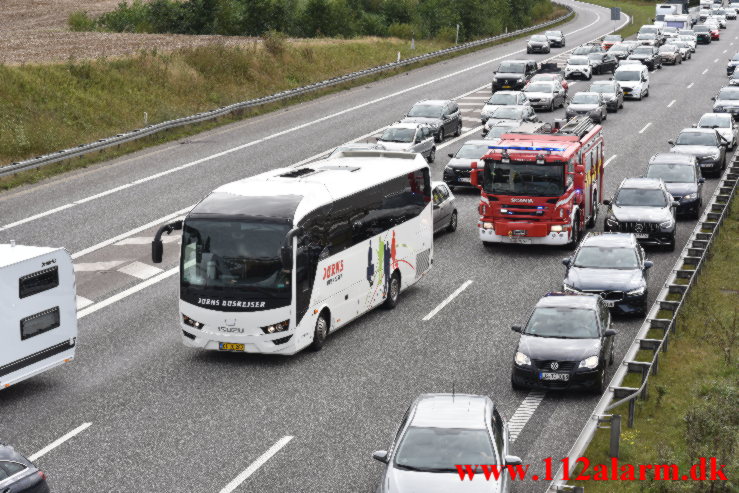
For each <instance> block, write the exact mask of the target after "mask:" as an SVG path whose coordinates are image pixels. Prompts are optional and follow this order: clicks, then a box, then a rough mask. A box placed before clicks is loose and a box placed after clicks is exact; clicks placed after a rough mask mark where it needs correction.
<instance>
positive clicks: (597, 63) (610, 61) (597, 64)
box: [588, 53, 618, 74]
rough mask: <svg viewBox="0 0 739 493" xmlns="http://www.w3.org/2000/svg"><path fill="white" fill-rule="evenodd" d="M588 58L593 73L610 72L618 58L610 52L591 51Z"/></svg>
mask: <svg viewBox="0 0 739 493" xmlns="http://www.w3.org/2000/svg"><path fill="white" fill-rule="evenodd" d="M588 60H590V64H591V65H592V67H593V73H594V74H607V73H611V74H612V73H613V72H614V71H615V70H616V67H618V59H617V58H616V57H615V56H614V55H613V54H611V53H591V54H589V55H588Z"/></svg>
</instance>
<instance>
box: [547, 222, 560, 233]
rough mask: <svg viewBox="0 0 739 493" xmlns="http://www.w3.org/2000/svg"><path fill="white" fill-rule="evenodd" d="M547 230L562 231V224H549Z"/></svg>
mask: <svg viewBox="0 0 739 493" xmlns="http://www.w3.org/2000/svg"><path fill="white" fill-rule="evenodd" d="M549 231H551V232H552V233H560V232H561V231H562V226H561V225H559V224H555V225H554V226H551V227H550V228H549Z"/></svg>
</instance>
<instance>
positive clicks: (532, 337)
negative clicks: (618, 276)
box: [511, 294, 617, 394]
mask: <svg viewBox="0 0 739 493" xmlns="http://www.w3.org/2000/svg"><path fill="white" fill-rule="evenodd" d="M512 329H513V331H514V332H518V333H520V334H521V337H520V339H519V341H518V346H517V347H516V351H515V353H514V356H513V369H512V371H511V386H512V387H513V388H514V389H527V388H532V387H537V388H545V389H571V388H584V389H589V390H591V391H593V392H596V393H598V394H601V393H603V391H604V390H605V388H606V367H607V366H608V365H611V364H613V347H614V346H613V342H614V341H613V339H614V336H615V335H616V333H617V332H616V331H615V330H614V329H612V328H611V315H610V313H609V310H608V307H607V306H606V304H605V302H604V301H603V299H602V298H601V297H600V296H596V295H576V294H570V295H567V294H564V295H563V294H550V295H547V296H545V297H544V298H542V299H540V300H539V302H538V303H537V304H536V307H535V308H534V311H533V312H532V313H531V316H530V317H529V319H528V321H527V322H526V325H524V326H523V327H520V326H516V325H514V326H513V327H512Z"/></svg>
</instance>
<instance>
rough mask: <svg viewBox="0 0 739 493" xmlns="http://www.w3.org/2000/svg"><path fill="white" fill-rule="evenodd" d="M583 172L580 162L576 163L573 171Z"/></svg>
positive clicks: (583, 168) (583, 167)
mask: <svg viewBox="0 0 739 493" xmlns="http://www.w3.org/2000/svg"><path fill="white" fill-rule="evenodd" d="M584 172H585V166H583V165H582V164H576V165H575V173H584Z"/></svg>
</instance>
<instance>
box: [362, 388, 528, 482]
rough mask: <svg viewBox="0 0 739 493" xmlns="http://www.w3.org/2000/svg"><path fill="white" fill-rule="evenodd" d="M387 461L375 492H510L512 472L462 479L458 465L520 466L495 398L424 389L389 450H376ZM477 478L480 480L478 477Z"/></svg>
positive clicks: (409, 411) (406, 415) (380, 458)
mask: <svg viewBox="0 0 739 493" xmlns="http://www.w3.org/2000/svg"><path fill="white" fill-rule="evenodd" d="M372 457H373V458H374V459H375V460H378V461H380V462H382V463H383V464H386V466H385V471H384V472H383V474H382V479H381V480H380V484H379V485H378V486H377V490H376V492H377V493H409V492H414V493H416V492H423V493H449V492H451V491H462V490H460V488H462V489H463V490H464V491H469V492H473V491H475V492H483V491H491V492H492V491H495V492H496V493H508V492H509V491H510V490H511V488H512V484H511V483H512V481H511V478H510V475H508V474H500V477H499V478H497V479H495V478H493V477H491V478H490V481H488V480H487V479H486V478H485V476H484V475H482V474H480V475H477V476H476V477H475V478H474V480H465V481H464V483H461V482H460V477H459V472H458V470H457V467H456V465H457V464H470V465H475V464H497V465H499V466H506V465H508V466H516V465H520V464H521V459H520V458H519V457H516V456H514V455H510V438H509V433H508V426H507V425H506V422H505V421H504V420H503V417H502V416H501V415H500V412H499V410H498V408H497V407H496V405H495V404H494V403H493V401H492V400H491V399H490V398H489V397H487V396H482V395H470V394H423V395H421V396H419V397H418V398H417V399H416V400H415V401H414V402H413V404H411V406H410V408H409V409H408V411H407V412H406V413H405V416H404V418H403V421H402V422H401V423H400V427H399V428H398V432H397V433H396V434H395V440H394V442H393V443H392V445H391V446H390V449H389V450H378V451H377V452H375V453H373V454H372ZM478 478H479V479H478Z"/></svg>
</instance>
